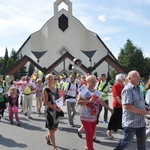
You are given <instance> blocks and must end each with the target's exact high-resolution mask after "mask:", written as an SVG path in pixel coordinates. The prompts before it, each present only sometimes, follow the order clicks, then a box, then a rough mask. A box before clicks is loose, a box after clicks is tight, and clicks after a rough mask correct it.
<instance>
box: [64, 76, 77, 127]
mask: <svg viewBox="0 0 150 150" xmlns="http://www.w3.org/2000/svg"><path fill="white" fill-rule="evenodd" d="M75 79H76V76H75V75H74V74H71V75H70V82H69V83H68V84H67V86H66V88H65V90H64V95H65V100H66V103H67V112H68V120H69V123H70V125H71V126H72V127H74V121H73V119H74V116H75V114H76V110H75V106H76V96H77V90H78V84H77V83H75Z"/></svg>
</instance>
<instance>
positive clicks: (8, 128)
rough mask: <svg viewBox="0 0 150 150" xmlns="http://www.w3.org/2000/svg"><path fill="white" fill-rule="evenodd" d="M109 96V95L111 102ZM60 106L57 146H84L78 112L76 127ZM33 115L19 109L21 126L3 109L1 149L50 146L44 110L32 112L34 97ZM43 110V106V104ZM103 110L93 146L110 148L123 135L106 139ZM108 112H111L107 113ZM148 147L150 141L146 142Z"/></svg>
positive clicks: (61, 149)
mask: <svg viewBox="0 0 150 150" xmlns="http://www.w3.org/2000/svg"><path fill="white" fill-rule="evenodd" d="M111 101H112V98H111V96H110V106H111ZM62 109H63V110H64V112H65V116H64V117H63V118H60V124H59V128H58V130H57V131H56V144H57V146H58V150H84V144H85V134H84V131H83V138H82V139H81V138H79V137H78V135H77V128H78V127H79V126H80V119H79V114H77V115H76V116H75V120H74V122H75V127H70V125H69V124H68V119H67V113H66V106H63V107H62ZM32 111H33V112H32V117H33V119H32V120H31V119H30V120H29V119H28V118H27V117H25V116H24V115H23V114H22V113H19V117H20V121H21V126H20V127H18V126H16V125H15V124H13V125H10V124H9V119H8V111H7V110H6V111H5V116H4V118H3V119H2V120H1V121H0V150H53V148H52V146H49V145H47V144H46V140H45V135H46V134H47V132H48V130H47V129H46V128H45V117H44V113H43V114H42V115H41V116H40V117H37V116H36V113H35V100H33V108H32ZM42 112H44V107H43V108H42ZM102 116H103V113H102V114H101V116H100V123H99V124H98V126H97V132H96V135H97V138H98V139H99V140H100V141H101V142H100V143H94V148H95V150H113V149H114V148H115V146H116V145H117V143H118V142H119V140H120V139H121V138H122V137H123V136H122V134H123V133H122V131H118V132H117V133H113V136H114V137H115V138H114V139H113V140H109V139H108V138H107V136H106V130H107V125H105V124H103V123H102V119H103V117H102ZM109 116H110V113H109ZM147 146H148V147H149V148H150V142H149V141H148V142H147ZM128 150H136V142H134V141H133V143H132V145H131V148H129V149H128Z"/></svg>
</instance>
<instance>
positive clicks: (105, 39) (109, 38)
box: [102, 37, 111, 42]
mask: <svg viewBox="0 0 150 150" xmlns="http://www.w3.org/2000/svg"><path fill="white" fill-rule="evenodd" d="M102 40H103V41H104V42H105V41H110V40H111V37H105V38H102Z"/></svg>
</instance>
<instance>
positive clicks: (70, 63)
mask: <svg viewBox="0 0 150 150" xmlns="http://www.w3.org/2000/svg"><path fill="white" fill-rule="evenodd" d="M62 4H65V5H66V6H67V9H64V8H62V9H61V10H59V8H60V6H61V5H62ZM41 9H42V8H41ZM72 12H73V7H72V2H71V1H70V0H56V1H55V2H54V16H53V17H51V18H50V19H49V20H48V21H47V22H46V23H45V24H44V25H43V26H42V27H41V29H39V30H38V31H35V32H34V33H32V34H31V35H29V37H28V38H27V39H26V41H25V42H24V43H23V44H22V46H21V47H20V49H19V50H18V52H17V53H18V55H19V60H18V61H17V62H16V64H15V65H14V66H13V67H11V68H10V69H9V70H8V72H7V74H10V75H12V74H14V73H15V72H17V71H18V70H19V69H20V68H21V67H23V66H24V65H25V66H26V70H28V68H29V65H30V63H32V64H33V65H34V66H35V68H36V71H35V72H38V70H39V71H40V72H42V73H43V74H47V73H53V74H56V75H60V74H69V72H71V71H72V70H73V71H76V72H77V73H78V74H87V73H91V74H94V73H95V72H96V73H97V74H98V75H99V74H100V73H106V74H107V72H108V71H109V69H110V68H113V69H115V70H116V71H117V72H119V73H121V72H124V70H123V68H122V67H121V66H120V65H119V64H118V62H117V60H116V58H115V57H114V55H113V54H112V52H111V51H110V50H109V49H108V47H107V46H106V45H105V43H104V42H103V41H102V40H101V38H100V37H99V36H98V35H97V34H96V33H94V32H92V31H90V30H88V29H87V28H86V27H85V26H84V25H83V24H82V23H81V22H80V20H78V19H77V18H75V17H74V16H73V13H72Z"/></svg>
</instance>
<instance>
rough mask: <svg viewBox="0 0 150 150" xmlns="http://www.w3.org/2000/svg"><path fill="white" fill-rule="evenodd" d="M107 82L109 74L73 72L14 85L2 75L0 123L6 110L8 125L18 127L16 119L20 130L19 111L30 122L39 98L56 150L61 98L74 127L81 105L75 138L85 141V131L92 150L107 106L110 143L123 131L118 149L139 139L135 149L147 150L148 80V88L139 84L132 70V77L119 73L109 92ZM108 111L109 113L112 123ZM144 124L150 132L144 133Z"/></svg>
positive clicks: (87, 148)
mask: <svg viewBox="0 0 150 150" xmlns="http://www.w3.org/2000/svg"><path fill="white" fill-rule="evenodd" d="M106 78H107V76H106V74H105V73H102V74H100V76H99V77H98V78H96V77H95V76H94V75H90V74H87V75H81V76H76V75H75V74H73V73H71V74H70V75H69V77H68V78H67V77H66V76H61V77H58V76H54V75H52V74H47V75H46V76H45V82H44V83H42V80H41V79H36V80H35V79H34V80H33V79H32V77H30V76H28V75H27V76H24V77H22V78H21V79H20V80H18V81H14V82H13V83H12V84H10V83H5V81H4V80H3V77H2V76H1V75H0V120H1V119H2V118H3V117H4V112H5V109H8V112H9V121H10V124H11V125H12V124H14V117H13V115H14V116H15V120H16V125H17V126H20V125H21V122H20V119H19V116H18V111H19V109H18V108H19V107H21V111H20V113H23V114H24V115H25V116H26V117H27V118H28V119H32V101H33V96H35V100H36V113H37V117H39V116H40V115H41V108H42V104H43V105H44V107H45V109H44V113H45V118H46V119H45V127H46V128H47V129H48V133H47V135H46V136H45V139H46V141H47V144H48V145H52V146H53V150H57V145H56V141H55V132H56V131H57V128H58V125H59V117H60V116H61V117H63V116H64V112H63V110H62V109H61V107H60V106H58V105H57V103H56V101H57V100H58V99H60V98H61V100H62V101H63V103H66V108H67V115H68V124H69V125H70V126H71V127H75V123H74V117H75V115H76V105H79V106H80V120H81V127H80V128H78V129H77V135H78V136H79V137H80V138H82V132H83V130H84V132H85V141H86V142H85V150H94V146H93V142H100V141H99V140H98V139H97V138H96V126H97V124H99V116H100V113H101V111H102V108H103V107H104V114H103V123H104V124H105V125H106V126H107V132H106V135H107V136H108V138H109V139H113V138H114V137H113V135H112V130H113V131H114V132H117V130H118V129H120V130H123V131H124V132H123V133H124V138H123V139H122V140H120V142H119V144H118V145H117V147H116V148H115V150H124V149H125V148H128V146H129V145H130V144H131V142H132V140H133V138H134V136H135V135H136V140H137V149H138V150H146V138H147V137H148V136H149V134H150V121H149V120H150V107H149V105H150V79H149V80H148V81H147V83H146V84H145V82H144V81H143V80H140V75H139V73H138V72H137V71H135V70H133V71H130V72H129V73H128V75H124V74H117V75H116V77H115V82H114V84H113V85H112V87H111V85H110V84H109V82H108V81H107V80H106ZM83 88H84V90H83V91H84V92H83V91H82V89H83ZM109 92H112V96H113V102H112V107H110V106H109V105H110V104H109V99H108V93H109ZM108 111H110V112H111V117H110V119H109V117H108ZM145 120H146V123H147V126H149V128H146V123H145ZM146 129H147V130H146Z"/></svg>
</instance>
